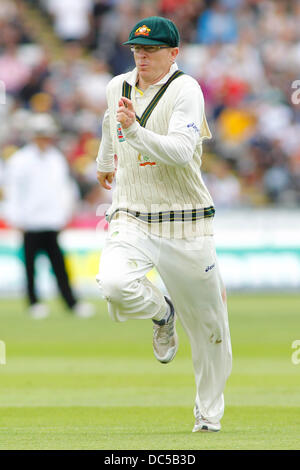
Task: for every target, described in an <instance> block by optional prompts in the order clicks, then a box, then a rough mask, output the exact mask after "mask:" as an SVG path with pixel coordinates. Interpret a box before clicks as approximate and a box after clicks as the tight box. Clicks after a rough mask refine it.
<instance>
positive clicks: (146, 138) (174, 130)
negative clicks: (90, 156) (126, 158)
mask: <svg viewBox="0 0 300 470" xmlns="http://www.w3.org/2000/svg"><path fill="white" fill-rule="evenodd" d="M203 117H204V99H203V95H202V91H201V88H200V87H199V85H198V84H197V83H196V82H195V83H191V84H189V85H187V86H186V87H183V88H182V89H181V91H180V93H179V94H178V96H177V99H176V101H175V103H174V105H173V113H172V116H171V119H170V123H169V128H168V134H167V135H160V134H156V133H155V132H153V131H150V130H148V129H145V128H144V127H141V126H140V125H139V124H138V122H137V121H135V122H134V123H133V124H132V125H131V126H130V127H128V128H127V129H123V134H124V137H125V139H126V141H127V143H128V144H129V145H130V146H131V147H133V148H134V149H135V150H137V151H138V152H140V153H141V154H144V155H147V156H149V157H151V158H153V160H156V161H159V162H162V163H165V164H167V165H173V166H185V165H187V164H188V163H189V162H190V161H191V160H192V158H193V155H194V151H195V147H196V145H197V143H198V141H199V138H200V137H201V136H200V129H201V124H202V121H203Z"/></svg>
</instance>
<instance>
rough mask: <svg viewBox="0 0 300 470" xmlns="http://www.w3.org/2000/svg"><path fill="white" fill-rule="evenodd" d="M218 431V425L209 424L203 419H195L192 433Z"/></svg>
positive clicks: (219, 427) (219, 425)
mask: <svg viewBox="0 0 300 470" xmlns="http://www.w3.org/2000/svg"><path fill="white" fill-rule="evenodd" d="M220 429H221V424H220V423H211V422H210V421H208V420H207V419H205V418H197V419H196V422H195V426H194V427H193V431H192V432H199V431H201V432H218V431H220Z"/></svg>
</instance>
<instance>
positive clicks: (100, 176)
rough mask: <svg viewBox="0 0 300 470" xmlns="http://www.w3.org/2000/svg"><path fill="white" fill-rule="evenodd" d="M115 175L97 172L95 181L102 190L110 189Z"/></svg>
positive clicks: (112, 172) (111, 172)
mask: <svg viewBox="0 0 300 470" xmlns="http://www.w3.org/2000/svg"><path fill="white" fill-rule="evenodd" d="M115 174H116V172H115V171H110V172H104V171H97V180H98V181H99V183H100V185H101V186H102V188H105V189H111V186H110V184H111V183H112V182H113V180H114V177H115ZM108 183H109V184H108Z"/></svg>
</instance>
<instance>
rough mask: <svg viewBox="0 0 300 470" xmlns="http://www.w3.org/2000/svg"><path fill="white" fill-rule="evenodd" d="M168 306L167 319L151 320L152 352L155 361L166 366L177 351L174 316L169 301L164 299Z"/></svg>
mask: <svg viewBox="0 0 300 470" xmlns="http://www.w3.org/2000/svg"><path fill="white" fill-rule="evenodd" d="M165 299H166V302H167V303H168V304H169V305H170V314H169V317H168V318H167V319H162V320H160V321H157V320H152V321H153V323H154V325H153V352H154V356H155V357H156V359H157V360H158V361H160V362H162V363H163V364H167V363H168V362H170V361H172V359H173V358H174V356H175V354H176V352H177V349H178V337H177V333H176V329H175V323H176V315H175V311H174V307H173V304H172V302H171V300H169V299H168V298H167V297H165Z"/></svg>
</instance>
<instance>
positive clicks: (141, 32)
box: [134, 24, 151, 36]
mask: <svg viewBox="0 0 300 470" xmlns="http://www.w3.org/2000/svg"><path fill="white" fill-rule="evenodd" d="M150 31H151V29H150V28H148V26H146V25H145V24H143V26H140V27H139V28H138V29H137V30H136V31H135V33H134V35H135V36H149V33H150Z"/></svg>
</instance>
